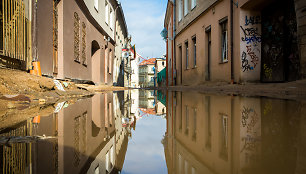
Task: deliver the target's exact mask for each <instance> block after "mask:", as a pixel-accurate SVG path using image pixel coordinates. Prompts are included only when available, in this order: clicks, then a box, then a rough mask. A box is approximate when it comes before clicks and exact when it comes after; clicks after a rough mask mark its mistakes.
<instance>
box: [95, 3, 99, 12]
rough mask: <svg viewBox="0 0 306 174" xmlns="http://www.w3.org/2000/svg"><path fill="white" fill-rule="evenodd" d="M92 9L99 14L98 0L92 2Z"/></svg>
mask: <svg viewBox="0 0 306 174" xmlns="http://www.w3.org/2000/svg"><path fill="white" fill-rule="evenodd" d="M94 9H95V10H96V11H97V12H99V0H94Z"/></svg>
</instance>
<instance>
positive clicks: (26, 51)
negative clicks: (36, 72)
mask: <svg viewBox="0 0 306 174" xmlns="http://www.w3.org/2000/svg"><path fill="white" fill-rule="evenodd" d="M1 1H2V4H1V9H0V12H1V13H0V14H1V15H0V17H1V20H0V21H1V22H0V24H1V25H2V26H1V28H2V30H1V33H0V35H1V36H0V55H1V58H2V59H4V58H5V57H6V58H11V59H5V62H6V64H7V65H12V66H14V64H15V63H16V62H19V63H20V62H22V63H25V65H27V64H28V63H30V62H31V60H30V59H29V58H30V57H31V56H30V52H31V39H30V38H31V36H30V35H31V34H30V32H31V23H30V21H29V19H28V17H27V16H29V14H30V10H29V9H30V8H27V9H26V5H25V4H24V2H25V1H23V0H1ZM27 6H28V5H27ZM1 61H3V60H1ZM2 63H3V62H2ZM26 67H27V66H26Z"/></svg>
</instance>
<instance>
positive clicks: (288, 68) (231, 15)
mask: <svg viewBox="0 0 306 174" xmlns="http://www.w3.org/2000/svg"><path fill="white" fill-rule="evenodd" d="M305 6H306V3H305V1H301V0H297V1H293V0H289V1H285V0H281V1H274V0H269V1H255V0H239V1H237V2H233V1H230V0H208V1H204V0H175V1H174V0H169V1H168V6H167V12H166V15H165V21H164V27H165V28H166V29H167V31H168V34H167V38H166V39H167V40H166V41H167V67H168V68H167V76H168V78H167V79H168V84H169V85H197V84H201V83H203V82H205V81H226V82H245V81H255V82H256V81H258V82H259V81H261V82H285V81H293V80H297V79H300V78H303V77H304V76H305V59H306V56H305V48H304V44H305V43H304V40H305V39H303V38H305V34H304V33H305V25H306V24H305V22H304V21H306V20H305V15H303V14H304V13H305V12H302V11H303V10H302V9H305Z"/></svg>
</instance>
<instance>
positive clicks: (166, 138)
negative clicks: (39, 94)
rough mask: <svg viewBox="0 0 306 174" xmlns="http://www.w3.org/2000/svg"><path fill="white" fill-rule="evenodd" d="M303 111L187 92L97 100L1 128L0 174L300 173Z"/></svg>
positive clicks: (295, 105)
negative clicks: (0, 173)
mask: <svg viewBox="0 0 306 174" xmlns="http://www.w3.org/2000/svg"><path fill="white" fill-rule="evenodd" d="M305 106H306V105H305V104H304V103H301V102H297V101H291V100H279V99H269V98H249V97H238V96H235V97H232V96H220V95H218V96H214V95H205V94H200V93H192V92H168V93H162V92H160V91H148V90H132V91H121V92H109V93H106V94H96V95H95V96H93V97H92V98H87V99H84V100H79V101H77V102H76V103H75V104H73V105H67V103H65V102H63V103H59V104H57V105H56V107H55V108H54V109H53V112H52V113H50V114H49V115H47V116H41V117H40V118H37V117H34V118H31V119H27V120H26V121H22V122H19V123H18V124H15V125H14V126H9V127H6V128H5V129H3V130H2V131H1V134H0V142H2V143H0V144H1V146H0V158H1V164H0V167H1V169H0V171H1V172H2V173H118V172H120V173H123V174H130V173H133V174H134V173H135V174H137V173H139V174H140V173H141V174H143V173H148V174H156V173H173V174H179V173H188V174H189V173H190V174H201V173H218V174H219V173H220V174H223V173H225V174H226V173H228V174H231V173H242V174H249V173H250V174H251V173H264V174H265V173H267V174H270V173H280V174H291V173H298V172H302V173H303V172H305V169H306V168H305V165H304V164H305V160H306V159H305V157H306V116H305V113H306V107H305ZM54 111H55V112H54Z"/></svg>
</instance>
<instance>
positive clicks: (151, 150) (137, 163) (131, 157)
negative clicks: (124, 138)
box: [121, 115, 168, 174]
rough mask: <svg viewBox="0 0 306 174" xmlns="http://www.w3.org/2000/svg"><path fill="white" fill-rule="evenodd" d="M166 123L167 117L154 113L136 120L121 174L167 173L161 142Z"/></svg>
mask: <svg viewBox="0 0 306 174" xmlns="http://www.w3.org/2000/svg"><path fill="white" fill-rule="evenodd" d="M166 123H167V122H166V119H163V118H161V117H159V116H154V115H149V116H143V117H142V119H140V120H139V121H137V122H136V130H135V131H132V139H130V140H129V144H128V149H127V152H126V156H125V160H124V164H123V170H122V172H121V174H163V173H167V171H168V170H167V164H166V159H165V151H164V146H163V144H162V143H161V141H162V139H163V136H164V135H165V132H166V126H167V125H166Z"/></svg>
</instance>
